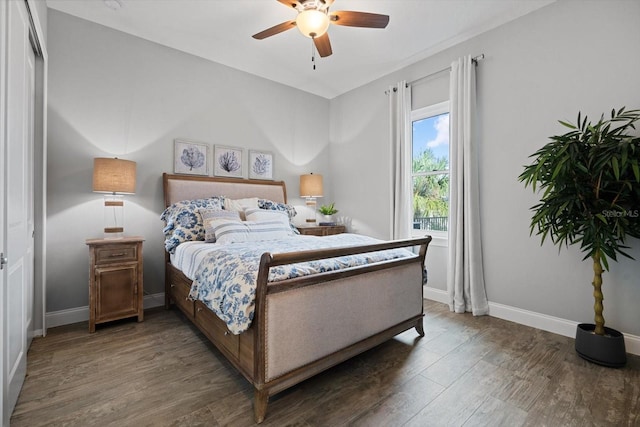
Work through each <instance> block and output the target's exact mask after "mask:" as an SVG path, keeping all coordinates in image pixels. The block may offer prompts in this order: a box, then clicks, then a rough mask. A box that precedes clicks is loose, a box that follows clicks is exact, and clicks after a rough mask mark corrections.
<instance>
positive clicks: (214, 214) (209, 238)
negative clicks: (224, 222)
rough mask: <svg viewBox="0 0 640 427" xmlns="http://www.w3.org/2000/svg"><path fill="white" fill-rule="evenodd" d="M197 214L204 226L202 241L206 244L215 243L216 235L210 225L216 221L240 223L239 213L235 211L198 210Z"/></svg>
mask: <svg viewBox="0 0 640 427" xmlns="http://www.w3.org/2000/svg"><path fill="white" fill-rule="evenodd" d="M198 212H199V213H200V216H201V217H202V223H203V225H204V241H205V242H207V243H214V242H215V241H216V234H215V231H214V230H213V228H212V227H211V224H212V222H213V221H214V220H217V219H228V220H231V221H240V212H236V211H221V210H217V209H199V210H198Z"/></svg>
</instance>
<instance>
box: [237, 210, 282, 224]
mask: <svg viewBox="0 0 640 427" xmlns="http://www.w3.org/2000/svg"><path fill="white" fill-rule="evenodd" d="M244 216H245V217H246V218H247V221H281V222H284V223H285V224H287V225H288V224H289V215H287V213H286V212H284V211H268V210H266V209H260V208H255V209H245V210H244Z"/></svg>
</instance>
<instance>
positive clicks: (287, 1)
mask: <svg viewBox="0 0 640 427" xmlns="http://www.w3.org/2000/svg"><path fill="white" fill-rule="evenodd" d="M278 1H279V2H280V3H282V4H283V5H285V6H289V7H291V8H293V9H295V8H296V7H298V6H300V2H299V1H297V0H278Z"/></svg>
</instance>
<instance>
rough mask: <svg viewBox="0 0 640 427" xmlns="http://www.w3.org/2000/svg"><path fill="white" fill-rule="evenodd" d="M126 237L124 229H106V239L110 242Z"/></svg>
mask: <svg viewBox="0 0 640 427" xmlns="http://www.w3.org/2000/svg"><path fill="white" fill-rule="evenodd" d="M123 237H124V228H122V227H111V228H105V229H104V238H105V239H109V240H117V239H122V238H123Z"/></svg>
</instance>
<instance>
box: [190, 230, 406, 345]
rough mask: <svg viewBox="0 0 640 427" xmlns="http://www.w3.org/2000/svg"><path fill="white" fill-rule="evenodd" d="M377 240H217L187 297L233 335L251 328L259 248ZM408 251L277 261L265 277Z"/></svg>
mask: <svg viewBox="0 0 640 427" xmlns="http://www.w3.org/2000/svg"><path fill="white" fill-rule="evenodd" d="M381 242H382V241H381V240H377V239H373V238H371V237H367V236H361V235H356V234H338V235H334V236H326V237H315V236H292V237H290V238H285V239H279V240H270V241H260V242H251V243H231V244H227V245H224V246H223V245H220V249H217V250H215V251H213V252H212V253H210V254H208V255H206V256H205V258H204V259H203V260H202V262H201V263H200V265H199V267H198V269H197V270H196V274H195V278H194V281H193V285H192V286H191V292H190V293H189V297H190V298H191V299H194V300H200V301H202V302H203V303H204V304H206V305H207V306H208V307H209V308H210V309H211V310H212V311H213V312H215V313H216V314H217V315H218V317H220V319H222V320H223V321H224V322H225V323H226V324H227V327H228V328H229V330H230V331H231V332H232V333H233V334H236V335H237V334H240V333H242V332H244V331H246V330H247V329H249V326H250V325H251V321H252V320H253V315H254V310H255V294H256V281H257V277H258V268H259V265H260V258H261V256H262V254H263V253H265V252H270V253H272V254H276V253H285V252H297V251H304V250H312V249H324V248H335V247H344V246H361V245H367V244H373V243H381ZM410 256H415V255H414V254H413V253H412V252H411V251H409V250H407V249H393V250H386V251H380V252H373V253H366V254H359V255H349V256H344V257H339V258H331V259H323V260H317V261H310V262H304V263H297V264H290V265H283V266H277V267H272V268H271V269H270V272H269V279H268V280H269V282H276V281H279V280H284V279H290V278H294V277H299V276H306V275H310V274H314V273H319V272H325V271H333V270H339V269H342V268H347V267H354V266H358V265H364V264H369V263H374V262H379V261H384V260H390V259H396V258H405V257H410Z"/></svg>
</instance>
